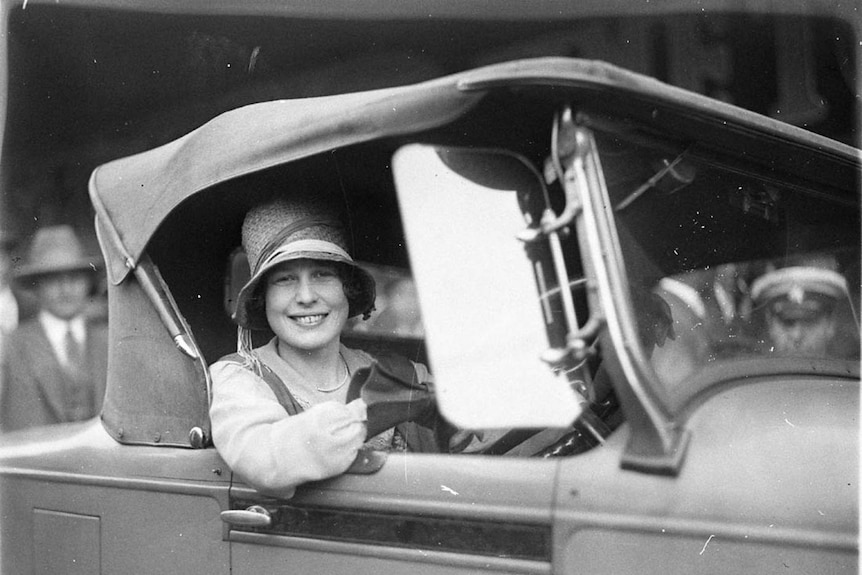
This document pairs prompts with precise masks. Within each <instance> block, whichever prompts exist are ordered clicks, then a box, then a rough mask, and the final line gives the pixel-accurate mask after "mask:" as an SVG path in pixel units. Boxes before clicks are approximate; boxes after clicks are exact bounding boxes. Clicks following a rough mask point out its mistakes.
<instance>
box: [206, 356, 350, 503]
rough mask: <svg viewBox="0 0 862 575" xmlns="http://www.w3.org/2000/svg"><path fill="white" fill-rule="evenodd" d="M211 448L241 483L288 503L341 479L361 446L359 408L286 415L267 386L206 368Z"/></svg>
mask: <svg viewBox="0 0 862 575" xmlns="http://www.w3.org/2000/svg"><path fill="white" fill-rule="evenodd" d="M210 372H211V374H212V379H213V400H212V405H211V406H210V418H211V420H212V433H213V442H214V443H215V446H216V449H218V452H219V454H220V455H221V456H222V458H223V459H224V460H225V462H226V463H227V464H228V465H229V466H230V468H231V469H232V470H233V471H234V472H235V473H237V475H239V476H240V477H241V478H242V479H243V480H244V481H245V482H246V483H248V484H249V485H251V486H252V487H254V488H255V489H257V490H258V491H261V492H262V493H267V494H269V495H275V496H278V497H291V496H292V495H293V493H294V491H295V488H296V486H297V485H300V484H302V483H305V482H307V481H315V480H320V479H326V478H328V477H333V476H335V475H339V474H340V473H343V472H344V471H345V470H346V469H347V468H348V467H349V466H350V464H351V463H352V462H353V460H354V458H355V457H356V453H357V451H358V450H359V448H360V447H361V446H362V444H363V441H364V440H365V434H366V428H365V423H364V421H365V404H364V403H363V402H362V401H361V400H358V401H354V402H352V403H350V404H348V405H342V404H340V403H335V402H327V403H321V404H318V405H314V406H312V407H311V408H309V409H308V410H306V411H304V412H302V413H299V414H297V415H293V416H291V415H288V414H287V412H286V411H285V410H284V408H283V407H282V406H281V405H280V404H279V403H278V400H277V399H276V397H275V394H274V393H273V392H272V390H271V389H270V388H269V386H268V385H267V384H266V382H264V381H263V380H262V379H261V378H259V377H258V376H257V375H255V374H254V373H252V372H251V371H249V370H247V369H245V368H243V367H242V366H240V365H238V364H236V363H232V362H216V363H215V364H213V365H212V367H211V368H210Z"/></svg>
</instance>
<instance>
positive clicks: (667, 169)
mask: <svg viewBox="0 0 862 575" xmlns="http://www.w3.org/2000/svg"><path fill="white" fill-rule="evenodd" d="M687 153H688V150H687V149H686V150H683V151H682V152H681V153H680V154H679V155H678V156H677V157H676V158H674V159H673V161H671V162H665V166H664V167H663V168H662V169H660V170H659V171H658V172H656V173H655V174H654V175H653V176H652V177H651V178H650V179H648V180H647V181H646V182H644V183H643V184H642V185H641V186H639V187H638V188H637V189H636V190H635V191H633V192H632V193H631V194H629V195H628V196H627V197H626V198H625V199H623V200H622V201H621V202H620V203H618V204H617V205H616V206H614V210H616V211H618V212H620V211H622V210H624V209H626V208H627V207H629V206H630V205H631V204H632V203H633V202H634V201H635V200H637V199H638V198H639V197H641V196H642V195H643V194H645V193H646V192H647V191H649V190H650V189H652V188H654V187H655V186H656V185H657V184H658V183H659V182H660V181H661V180H662V179H663V178H664V177H665V176H666V175H668V174H670V173H671V172H673V176H674V179H676V180H677V181H678V182H679V184H680V185H679V187H677V188H675V189H674V190H673V192H675V191H677V190H679V189H680V188H682V187H684V186H687V185H688V184H690V183H691V182H692V181H693V180H694V175H691V176H688V174H680V173H679V172H676V171H674V168H675V167H676V166H677V165H678V164H679V163H680V162H681V161H682V158H683V156H685V155H686V154H687ZM671 193H672V192H671Z"/></svg>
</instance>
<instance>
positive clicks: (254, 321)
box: [233, 198, 376, 330]
mask: <svg viewBox="0 0 862 575" xmlns="http://www.w3.org/2000/svg"><path fill="white" fill-rule="evenodd" d="M242 245H243V248H244V249H245V252H246V256H247V257H248V263H249V267H250V268H251V278H250V279H249V280H248V281H247V282H246V283H245V285H244V286H243V287H242V289H240V291H239V294H238V295H237V301H236V311H235V312H234V316H233V319H234V321H235V322H236V323H237V324H238V325H239V326H240V327H243V328H248V329H258V330H260V329H267V328H268V326H269V324H268V323H267V320H266V311H265V309H264V305H263V294H262V293H261V292H262V290H261V289H260V283H261V280H262V279H263V278H264V277H265V276H266V274H267V272H269V271H270V270H272V269H273V268H274V267H275V266H277V265H278V264H280V263H282V262H286V261H290V260H298V259H312V260H322V261H328V262H333V263H335V264H337V265H339V266H340V267H341V268H342V269H343V270H345V271H346V275H347V277H346V278H342V281H344V283H345V294H346V295H347V300H348V303H349V306H350V307H349V311H348V315H349V316H350V317H354V316H357V315H365V316H367V315H368V314H369V313H370V312H371V311H372V310H373V309H374V299H375V294H376V291H375V290H376V288H375V283H374V278H373V277H372V276H371V274H369V273H368V272H367V271H366V270H364V269H362V267H360V266H359V265H357V264H356V262H355V261H354V260H353V258H352V257H351V256H350V254H349V253H348V251H347V241H346V238H345V235H344V232H343V230H342V228H341V225H340V223H339V222H338V220H337V219H335V218H334V216H333V215H332V214H330V212H329V210H328V209H327V207H326V206H325V205H324V204H322V203H319V202H315V201H314V200H306V199H298V198H297V199H291V200H288V199H277V200H274V201H271V202H268V203H265V204H261V205H258V206H256V207H254V208H252V209H251V210H249V211H248V213H247V214H246V217H245V220H244V221H243V226H242Z"/></svg>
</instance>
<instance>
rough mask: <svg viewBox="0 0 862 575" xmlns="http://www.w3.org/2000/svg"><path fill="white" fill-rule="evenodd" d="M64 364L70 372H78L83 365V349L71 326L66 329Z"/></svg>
mask: <svg viewBox="0 0 862 575" xmlns="http://www.w3.org/2000/svg"><path fill="white" fill-rule="evenodd" d="M66 365H67V366H68V368H69V371H71V372H72V373H80V372H81V371H82V369H83V367H84V357H83V350H82V349H81V344H80V343H78V340H77V339H75V336H74V334H73V333H72V328H71V326H70V327H69V328H68V329H67V330H66Z"/></svg>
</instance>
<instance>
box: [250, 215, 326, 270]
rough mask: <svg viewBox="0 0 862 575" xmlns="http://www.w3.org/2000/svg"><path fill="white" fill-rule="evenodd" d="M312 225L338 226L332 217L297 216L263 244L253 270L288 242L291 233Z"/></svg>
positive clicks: (257, 268)
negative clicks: (297, 217) (296, 218)
mask: <svg viewBox="0 0 862 575" xmlns="http://www.w3.org/2000/svg"><path fill="white" fill-rule="evenodd" d="M313 226H328V227H331V228H338V227H339V226H338V222H336V221H335V220H333V219H332V218H319V217H304V218H299V219H298V220H296V221H295V222H293V223H291V224H289V225H287V226H285V227H284V228H282V229H281V231H279V232H278V233H277V234H275V235H274V236H273V237H272V238H270V240H269V241H268V242H267V243H266V244H265V245H264V246H263V249H261V250H260V252H259V255H258V256H257V258H258V259H257V261H256V262H255V265H254V268H253V270H255V271H256V270H259V269H260V268H261V264H262V263H263V262H264V261H267V260H269V259H270V255H271V254H272V253H273V252H275V251H276V250H278V249H280V248H281V247H282V246H284V245H286V244H287V243H289V242H288V241H287V240H288V239H289V238H290V236H292V235H293V234H295V233H297V232H300V231H302V230H304V229H307V228H310V227H313Z"/></svg>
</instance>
